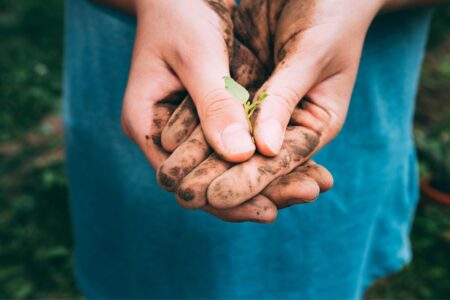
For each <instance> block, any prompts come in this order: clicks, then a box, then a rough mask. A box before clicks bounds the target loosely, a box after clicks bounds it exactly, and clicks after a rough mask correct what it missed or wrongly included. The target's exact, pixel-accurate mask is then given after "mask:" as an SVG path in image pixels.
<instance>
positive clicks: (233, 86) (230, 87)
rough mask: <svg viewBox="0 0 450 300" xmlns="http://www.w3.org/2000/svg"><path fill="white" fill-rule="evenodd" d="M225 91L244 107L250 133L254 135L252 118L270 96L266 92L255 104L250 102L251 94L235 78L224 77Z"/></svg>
mask: <svg viewBox="0 0 450 300" xmlns="http://www.w3.org/2000/svg"><path fill="white" fill-rule="evenodd" d="M223 80H224V81H225V90H227V91H228V92H229V93H230V94H231V95H233V97H234V98H235V99H236V101H238V102H239V103H240V104H242V105H243V106H244V111H245V115H246V117H247V122H248V127H249V129H250V133H253V127H252V123H251V121H250V118H251V117H252V115H253V113H254V112H255V110H256V108H257V107H258V105H260V104H261V103H263V102H264V100H265V99H266V98H267V96H268V94H267V93H266V92H264V93H262V94H261V95H260V96H259V97H258V99H256V101H255V102H253V103H252V102H251V101H250V94H249V92H248V91H247V89H246V88H245V87H243V86H242V85H240V84H239V83H237V82H236V81H235V80H234V79H233V78H231V77H228V76H224V77H223Z"/></svg>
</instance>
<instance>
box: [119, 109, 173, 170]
mask: <svg viewBox="0 0 450 300" xmlns="http://www.w3.org/2000/svg"><path fill="white" fill-rule="evenodd" d="M174 110H175V106H174V105H173V104H170V103H157V104H155V105H154V106H153V107H152V108H151V109H149V110H148V111H147V110H145V111H143V112H141V114H145V115H141V114H139V115H134V121H133V122H127V123H125V121H122V127H123V128H124V131H125V133H126V135H127V136H128V137H130V139H132V140H133V141H134V142H135V143H136V144H137V145H138V146H139V148H140V149H141V151H142V152H143V153H144V155H145V157H146V158H147V160H148V161H149V162H150V164H151V165H152V167H153V168H154V169H158V167H159V166H160V165H161V163H162V162H163V161H164V160H166V159H167V157H168V156H169V153H167V152H166V151H165V150H164V149H162V147H161V132H162V130H163V128H164V126H165V125H166V123H167V122H168V120H169V117H170V115H171V114H172V113H173V111H174ZM122 120H123V118H122ZM125 124H127V125H125Z"/></svg>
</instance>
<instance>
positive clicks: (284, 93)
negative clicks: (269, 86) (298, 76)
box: [269, 86, 301, 116]
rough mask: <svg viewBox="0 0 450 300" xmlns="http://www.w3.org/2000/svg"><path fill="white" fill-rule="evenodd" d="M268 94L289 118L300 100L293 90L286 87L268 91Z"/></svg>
mask: <svg viewBox="0 0 450 300" xmlns="http://www.w3.org/2000/svg"><path fill="white" fill-rule="evenodd" d="M269 93H270V95H271V97H272V98H273V99H274V100H275V101H276V103H277V104H278V105H279V106H280V107H281V108H282V109H283V110H284V113H286V114H288V115H289V116H290V115H292V113H293V112H294V109H295V107H296V106H297V103H298V102H299V101H300V99H301V96H300V95H299V94H298V93H297V92H296V91H295V90H294V89H292V88H290V87H287V86H285V87H278V88H276V89H274V90H270V92H269Z"/></svg>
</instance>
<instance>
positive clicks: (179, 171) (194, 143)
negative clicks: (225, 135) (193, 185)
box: [157, 126, 211, 192]
mask: <svg viewBox="0 0 450 300" xmlns="http://www.w3.org/2000/svg"><path fill="white" fill-rule="evenodd" d="M210 153H211V148H210V147H209V146H208V143H207V142H206V140H205V137H204V135H203V133H202V129H201V127H200V126H198V127H197V128H196V129H195V130H194V132H193V133H192V135H191V136H190V137H189V138H188V139H187V141H186V142H184V143H183V144H181V145H180V146H179V147H178V148H177V149H176V150H175V151H174V152H173V153H172V154H171V155H170V157H169V158H167V160H166V161H164V163H163V164H162V165H161V166H160V167H159V169H158V176H157V178H158V182H159V184H160V185H161V187H162V188H164V189H165V190H167V191H170V192H173V191H175V189H176V188H177V186H178V184H179V182H180V180H181V179H182V178H183V177H185V176H186V175H187V174H189V172H191V171H192V170H193V169H194V168H195V167H196V166H197V165H198V164H200V163H201V162H202V161H204V160H205V159H206V158H207V157H208V156H209V154H210Z"/></svg>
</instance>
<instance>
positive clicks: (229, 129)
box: [122, 0, 255, 162]
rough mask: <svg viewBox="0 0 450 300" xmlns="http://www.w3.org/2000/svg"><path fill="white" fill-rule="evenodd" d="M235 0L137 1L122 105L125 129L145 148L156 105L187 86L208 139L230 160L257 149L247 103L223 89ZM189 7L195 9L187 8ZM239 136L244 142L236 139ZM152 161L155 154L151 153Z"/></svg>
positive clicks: (227, 69)
mask: <svg viewBox="0 0 450 300" xmlns="http://www.w3.org/2000/svg"><path fill="white" fill-rule="evenodd" d="M232 3H233V1H231V0H165V1H147V0H136V1H134V4H135V6H134V8H133V9H132V10H130V12H133V11H135V12H136V16H137V31H136V38H135V46H134V51H133V57H132V64H131V69H130V75H129V80H128V85H127V89H126V93H125V97H124V103H123V109H122V124H123V127H124V130H125V131H126V132H127V134H128V135H129V136H130V138H132V139H133V140H134V141H135V142H136V143H137V144H138V145H139V146H140V147H141V148H142V149H143V150H144V151H145V150H146V149H145V148H146V147H145V145H146V143H147V142H146V135H148V129H149V128H150V127H149V126H150V124H151V123H149V121H150V122H151V120H150V117H149V116H151V115H152V112H153V110H154V105H155V104H156V103H158V102H160V101H161V100H162V99H164V98H165V97H167V96H168V95H170V94H173V93H175V92H179V91H183V90H184V89H186V90H187V91H188V92H189V95H190V96H191V97H192V99H193V103H194V106H195V107H196V108H197V113H198V116H199V119H200V121H201V124H202V126H203V128H204V130H203V131H204V134H205V137H206V138H207V140H208V143H209V144H210V145H211V146H212V147H213V148H214V149H215V151H216V152H217V153H220V154H221V155H222V156H223V157H224V158H226V159H227V160H229V161H235V162H239V161H244V160H246V159H248V158H249V157H250V156H251V155H252V154H253V153H254V151H255V145H254V143H253V140H252V138H251V136H250V134H249V130H248V124H247V120H246V117H245V113H244V110H243V109H242V106H241V105H240V104H239V103H238V102H236V101H235V100H234V98H233V97H232V95H231V94H229V93H228V92H226V91H225V90H224V89H223V77H224V76H229V75H230V70H229V69H230V68H229V66H230V61H229V56H230V55H231V54H232V52H233V47H234V46H233V25H232V22H231V15H230V11H231V8H232V5H233V4H232ZM187 12H189V13H187ZM236 140H237V141H239V142H236ZM146 156H147V157H148V158H149V160H150V161H151V162H153V161H156V160H157V159H156V158H153V157H152V153H146Z"/></svg>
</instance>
